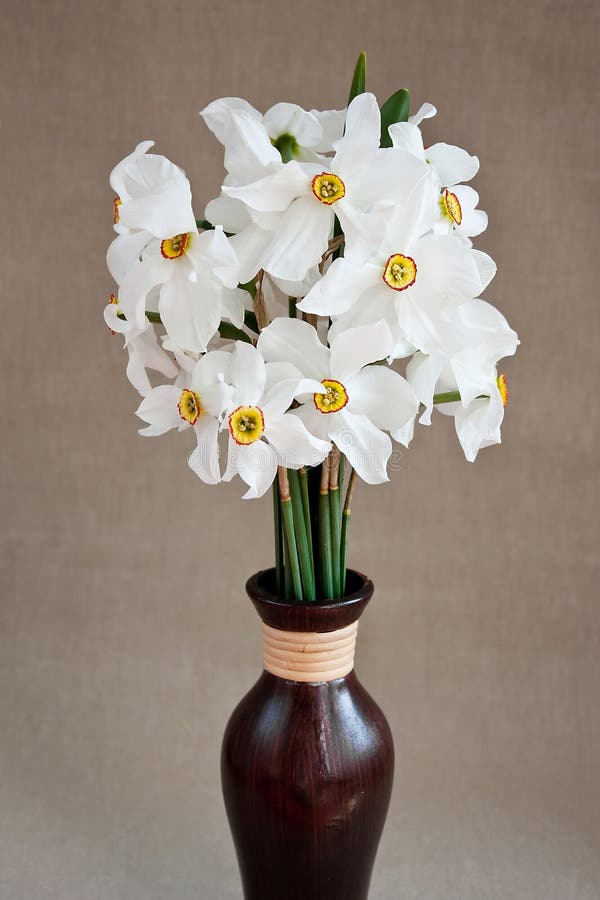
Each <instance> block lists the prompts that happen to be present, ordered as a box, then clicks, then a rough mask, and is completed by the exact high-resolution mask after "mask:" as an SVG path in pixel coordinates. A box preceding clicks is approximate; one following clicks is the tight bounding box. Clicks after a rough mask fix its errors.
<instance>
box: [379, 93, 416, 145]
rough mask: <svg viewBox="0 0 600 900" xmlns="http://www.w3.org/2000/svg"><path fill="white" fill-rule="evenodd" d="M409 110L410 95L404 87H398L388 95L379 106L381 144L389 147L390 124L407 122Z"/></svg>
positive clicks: (390, 140)
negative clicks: (398, 88)
mask: <svg viewBox="0 0 600 900" xmlns="http://www.w3.org/2000/svg"><path fill="white" fill-rule="evenodd" d="M409 112H410V95H409V93H408V91H407V90H405V88H400V90H399V91H396V93H395V94H392V96H391V97H389V98H388V99H387V100H386V101H385V103H384V104H383V106H382V107H381V146H382V147H391V146H392V139H391V137H390V134H389V131H388V129H389V127H390V125H394V124H395V123H396V122H408V114H409Z"/></svg>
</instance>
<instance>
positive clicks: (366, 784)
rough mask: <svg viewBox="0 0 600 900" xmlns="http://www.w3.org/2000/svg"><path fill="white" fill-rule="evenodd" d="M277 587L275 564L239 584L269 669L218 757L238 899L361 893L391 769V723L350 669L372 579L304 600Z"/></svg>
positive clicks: (317, 899) (356, 579)
mask: <svg viewBox="0 0 600 900" xmlns="http://www.w3.org/2000/svg"><path fill="white" fill-rule="evenodd" d="M272 584H273V572H272V570H270V571H267V572H259V573H258V574H257V575H254V576H253V577H252V578H250V580H249V581H248V584H247V585H246V589H247V591H248V594H249V596H250V598H251V600H252V602H253V603H254V606H255V607H256V609H257V611H258V614H259V615H260V617H261V619H262V621H263V630H264V633H265V648H266V649H265V671H264V672H263V674H262V675H261V676H260V678H259V679H258V681H257V683H256V684H255V685H254V687H253V688H252V689H251V690H250V692H249V693H248V694H246V696H245V697H244V699H243V700H242V701H241V703H240V704H239V705H238V707H237V708H236V710H235V711H234V713H233V715H232V716H231V719H230V720H229V724H228V725H227V729H226V731H225V737H224V739H223V749H222V756H221V776H222V783H223V794H224V798H225V806H226V809H227V815H228V818H229V824H230V826H231V831H232V833H233V839H234V843H235V847H236V851H237V856H238V862H239V866H240V870H241V875H242V883H243V888H244V897H245V900H366V898H367V895H368V891H369V882H370V879H371V871H372V868H373V863H374V861H375V855H376V852H377V847H378V844H379V839H380V837H381V832H382V830H383V824H384V821H385V817H386V814H387V809H388V805H389V800H390V794H391V790H392V780H393V773H394V748H393V743H392V736H391V734H390V729H389V726H388V724H387V721H386V719H385V716H384V715H383V713H382V712H381V710H380V709H379V707H378V706H377V704H376V703H375V701H374V700H373V699H372V698H371V697H370V696H369V694H368V693H367V692H366V690H365V689H364V688H363V687H362V685H361V683H360V682H359V680H358V678H357V677H356V674H355V673H354V670H353V654H354V643H353V638H352V635H353V634H354V639H355V634H356V627H357V626H356V625H355V623H357V621H358V618H359V616H360V615H361V614H362V612H363V610H364V609H365V607H366V605H367V603H368V602H369V600H370V598H371V596H372V594H373V584H372V582H371V581H369V580H368V579H367V578H365V577H364V576H363V575H360V574H359V573H357V572H349V577H348V588H349V591H350V593H348V594H347V595H346V597H344V599H342V600H339V601H337V602H335V603H311V604H304V605H301V606H292V605H289V604H286V603H284V602H282V601H281V600H280V599H279V598H278V597H277V596H275V595H274V594H273V593H271V592H270V590H269V588H270V587H271V586H272ZM332 632H335V633H336V634H333V635H332V634H331V633H332ZM304 638H306V639H307V640H306V642H305V641H304V640H303V639H304ZM313 640H316V641H317V642H320V643H317V644H313ZM290 641H292V642H293V641H295V642H296V643H295V644H294V643H292V644H290V643H289V642H290ZM290 647H291V650H290ZM290 660H292V661H291V662H290ZM295 660H297V662H295ZM314 660H316V661H314ZM286 667H287V669H286ZM267 668H268V669H270V670H271V671H267V670H266V669H267ZM288 669H289V670H290V671H289V677H286V674H285V673H286V672H288ZM344 670H348V671H347V672H346V673H345V674H342V675H339V676H338V677H335V676H336V675H337V674H338V673H339V672H340V671H344ZM273 671H276V672H281V673H282V674H273ZM311 673H314V674H311ZM330 676H333V677H330ZM313 677H314V680H309V679H312V678H313ZM320 679H322V680H320Z"/></svg>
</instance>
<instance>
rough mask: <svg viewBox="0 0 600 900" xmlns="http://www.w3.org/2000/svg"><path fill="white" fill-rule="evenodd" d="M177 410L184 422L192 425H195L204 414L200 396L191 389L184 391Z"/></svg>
mask: <svg viewBox="0 0 600 900" xmlns="http://www.w3.org/2000/svg"><path fill="white" fill-rule="evenodd" d="M177 409H178V410H179V415H180V416H181V418H182V419H183V421H184V422H188V423H189V424H190V425H195V424H196V422H197V421H198V419H199V418H200V416H201V415H202V413H203V412H204V410H203V408H202V403H201V402H200V396H199V395H198V394H197V393H196V392H195V391H191V390H190V389H189V388H184V389H183V390H182V392H181V396H180V398H179V403H178V404H177Z"/></svg>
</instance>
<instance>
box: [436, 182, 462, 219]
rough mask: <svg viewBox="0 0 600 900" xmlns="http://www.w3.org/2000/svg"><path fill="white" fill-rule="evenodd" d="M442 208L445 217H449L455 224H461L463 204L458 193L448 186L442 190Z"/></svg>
mask: <svg viewBox="0 0 600 900" xmlns="http://www.w3.org/2000/svg"><path fill="white" fill-rule="evenodd" d="M440 209H441V211H442V215H443V216H444V218H445V219H448V220H449V221H450V222H452V223H453V224H454V225H460V223H461V222H462V218H463V214H462V206H461V205H460V200H459V199H458V197H457V196H456V194H453V193H452V191H449V190H448V188H446V190H445V191H443V192H442V196H441V197H440Z"/></svg>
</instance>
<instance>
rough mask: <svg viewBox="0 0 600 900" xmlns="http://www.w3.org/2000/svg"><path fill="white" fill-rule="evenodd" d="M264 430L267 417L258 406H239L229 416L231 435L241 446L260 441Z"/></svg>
mask: <svg viewBox="0 0 600 900" xmlns="http://www.w3.org/2000/svg"><path fill="white" fill-rule="evenodd" d="M264 430H265V417H264V416H263V411H262V409H260V408H259V407H258V406H238V408H237V409H234V411H233V412H232V413H231V415H230V416H229V433H230V435H231V437H232V438H233V439H234V441H235V442H236V444H240V446H246V445H248V444H253V443H254V442H255V441H258V440H260V438H261V437H262V435H263V432H264Z"/></svg>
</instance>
